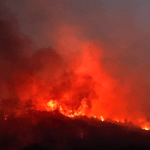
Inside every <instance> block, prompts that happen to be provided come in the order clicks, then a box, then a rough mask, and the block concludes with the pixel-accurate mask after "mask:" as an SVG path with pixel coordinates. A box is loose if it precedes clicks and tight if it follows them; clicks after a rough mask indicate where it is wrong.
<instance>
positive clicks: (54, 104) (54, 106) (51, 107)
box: [47, 100, 58, 111]
mask: <svg viewBox="0 0 150 150" xmlns="http://www.w3.org/2000/svg"><path fill="white" fill-rule="evenodd" d="M57 105H58V103H57V101H54V100H51V101H49V102H48V103H47V106H48V109H49V110H51V111H54V110H56V109H57Z"/></svg>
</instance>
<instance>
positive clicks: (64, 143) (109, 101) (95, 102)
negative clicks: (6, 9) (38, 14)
mask: <svg viewBox="0 0 150 150" xmlns="http://www.w3.org/2000/svg"><path fill="white" fill-rule="evenodd" d="M0 14H1V16H0V148H1V149H4V150H5V149H6V150H7V149H8V150H11V149H12V150H19V149H24V150H28V149H37V150H38V149H57V150H61V149H66V150H67V149H68V150H75V149H94V150H95V149H133V148H136V149H138V148H139V149H146V148H147V149H148V148H149V147H150V144H149V140H150V131H149V130H150V122H149V119H150V118H149V115H148V114H147V113H146V111H143V109H144V108H146V110H147V111H148V110H149V109H148V108H147V107H145V106H147V105H146V103H144V100H143V95H144V94H145V95H148V94H147V93H148V92H149V85H147V82H146V80H145V78H144V77H143V76H142V75H143V70H142V71H141V72H142V73H141V72H140V71H138V70H134V69H135V68H136V67H135V68H134V69H133V70H132V68H130V72H132V73H133V74H134V75H133V74H132V75H130V73H127V76H125V75H126V74H125V73H126V72H128V68H127V67H126V66H125V70H123V69H124V68H123V67H122V66H121V67H120V65H121V62H122V60H121V59H122V57H121V58H120V57H119V58H118V56H114V55H113V56H112V57H111V58H110V55H111V54H112V53H111V52H108V51H107V53H108V54H107V56H106V52H105V51H106V49H110V51H113V50H114V49H115V48H117V47H113V48H112V47H111V45H109V44H108V43H105V42H102V41H100V40H97V39H94V38H93V39H87V38H83V37H82V36H81V37H80V34H81V33H84V31H83V30H84V27H82V26H78V25H76V26H75V25H70V24H67V23H66V24H63V25H62V26H61V27H59V26H57V29H55V30H54V31H53V34H52V38H53V39H54V40H55V41H56V45H57V46H56V47H57V48H55V49H54V48H52V47H48V48H37V46H36V44H35V43H34V41H33V40H31V39H30V38H29V37H28V36H25V35H24V34H23V33H21V32H20V31H19V25H18V22H17V21H16V20H14V19H13V17H12V18H11V17H9V16H5V17H3V15H4V14H2V13H1V12H0ZM4 18H5V19H4ZM79 31H80V34H79ZM119 50H120V49H119ZM119 50H118V51H119ZM122 53H123V54H124V51H122ZM123 54H119V52H117V54H116V55H119V56H121V55H123ZM137 57H138V56H137ZM141 69H142V67H141Z"/></svg>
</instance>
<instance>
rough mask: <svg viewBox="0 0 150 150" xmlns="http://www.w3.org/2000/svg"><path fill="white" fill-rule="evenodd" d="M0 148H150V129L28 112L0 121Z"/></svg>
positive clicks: (10, 149) (107, 149) (90, 149)
mask: <svg viewBox="0 0 150 150" xmlns="http://www.w3.org/2000/svg"><path fill="white" fill-rule="evenodd" d="M0 149H2V150H83V149H88V150H97V149H99V150H126V149H128V150H130V149H132V150H133V149H136V150H138V149H141V150H146V149H147V150H149V149H150V131H144V130H142V129H140V128H138V127H134V126H133V125H132V123H126V124H122V125H121V124H115V123H113V122H111V123H110V122H108V121H104V122H101V121H99V120H97V119H94V118H92V119H89V118H87V117H82V118H81V117H80V118H76V119H71V118H67V117H65V116H63V115H61V114H59V113H58V112H55V113H49V112H38V111H36V112H30V113H28V114H26V115H24V116H23V117H20V118H15V117H14V116H13V115H12V116H9V117H8V118H3V117H2V119H1V120H0Z"/></svg>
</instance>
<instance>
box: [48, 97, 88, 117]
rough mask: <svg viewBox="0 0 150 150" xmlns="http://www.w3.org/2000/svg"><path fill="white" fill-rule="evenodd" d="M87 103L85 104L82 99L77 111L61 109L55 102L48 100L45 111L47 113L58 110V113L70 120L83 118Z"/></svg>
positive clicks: (84, 100)
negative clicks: (78, 117)
mask: <svg viewBox="0 0 150 150" xmlns="http://www.w3.org/2000/svg"><path fill="white" fill-rule="evenodd" d="M87 107H88V106H87V103H86V99H85V98H84V99H82V101H81V105H80V107H79V108H78V109H77V110H72V109H69V108H63V107H62V106H61V105H60V104H59V103H58V102H57V101H56V100H50V101H49V102H48V103H47V110H48V111H54V110H56V109H57V110H59V112H60V113H61V114H63V115H65V116H68V117H70V118H73V117H75V116H84V115H85V111H86V108H87Z"/></svg>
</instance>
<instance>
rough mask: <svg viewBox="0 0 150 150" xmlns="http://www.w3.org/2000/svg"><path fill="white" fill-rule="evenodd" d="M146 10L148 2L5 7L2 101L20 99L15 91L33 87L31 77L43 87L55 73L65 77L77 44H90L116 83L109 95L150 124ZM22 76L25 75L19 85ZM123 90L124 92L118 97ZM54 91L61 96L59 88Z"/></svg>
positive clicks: (35, 0) (0, 44) (0, 50)
mask: <svg viewBox="0 0 150 150" xmlns="http://www.w3.org/2000/svg"><path fill="white" fill-rule="evenodd" d="M149 5H150V2H149V1H146V0H143V1H140V0H133V1H129V0H113V1H112V0H105V1H104V0H99V1H98V0H91V1H90V0H82V1H80V0H76V1H71V0H66V1H62V0H55V1H52V0H50V1H49V0H43V1H41V0H32V1H30V0H22V1H19V0H13V1H11V0H7V1H5V3H4V2H3V3H2V5H1V12H0V13H1V19H0V28H1V30H0V38H1V41H0V58H1V66H0V72H1V74H0V82H1V86H0V89H1V92H0V94H1V95H0V98H1V100H3V99H12V98H16V97H17V98H18V97H20V95H18V92H16V91H18V88H19V89H20V87H21V84H23V85H24V84H25V87H26V88H27V87H28V86H30V83H28V82H30V81H32V82H34V83H35V80H36V79H35V78H41V77H42V78H44V81H45V82H46V81H47V79H50V77H52V76H53V74H55V72H56V73H57V72H63V71H62V70H63V68H66V66H68V62H70V61H72V60H73V59H74V57H75V58H76V56H78V55H80V53H81V52H80V51H81V46H80V45H82V44H81V43H82V42H83V43H86V42H87V41H88V42H93V43H94V45H96V47H98V48H99V53H102V54H99V55H102V56H101V57H100V60H98V62H99V63H101V65H102V67H103V68H104V69H105V71H106V72H107V73H108V74H109V75H110V77H111V78H112V79H113V80H116V81H117V82H118V84H119V86H116V87H115V86H114V87H113V90H112V91H113V93H114V94H115V95H117V96H118V95H119V96H118V97H119V98H120V97H123V99H124V100H125V101H127V102H128V103H129V104H130V105H132V106H131V107H130V108H129V112H130V111H131V112H133V111H134V109H136V108H134V105H136V103H138V104H140V106H138V109H140V110H141V111H142V112H143V113H144V114H146V117H147V119H148V120H149V119H150V118H149V111H150V108H149V106H150V100H149V97H150V85H149V84H150V79H149V76H150V70H149V66H150V59H149V57H150V42H149V40H150V29H149V23H150V22H149V19H148V18H149V15H148V14H149V9H148V8H149V7H148V6H149ZM51 47H52V48H53V50H52V48H51ZM54 49H55V50H54ZM58 68H61V71H60V69H58ZM73 68H74V67H73ZM58 70H59V71H58ZM23 73H25V74H27V75H25V77H22V76H21V78H20V80H19V78H18V77H20V74H21V75H22V74H23ZM37 75H38V77H37ZM23 76H24V75H23ZM14 78H15V79H14ZM16 78H17V79H16ZM70 78H71V77H70V76H69V79H70ZM69 81H70V80H69ZM69 81H68V82H69ZM49 82H51V84H54V83H53V81H49ZM48 84H50V83H47V86H48ZM65 85H66V84H65ZM47 86H44V87H43V86H42V85H41V84H39V87H38V88H39V89H42V90H43V92H44V93H46V92H45V91H48V88H47ZM68 87H69V86H68ZM120 87H121V88H120ZM124 88H126V89H128V90H127V91H126V92H122V91H123V89H124ZM54 89H55V88H54ZM54 89H53V90H54ZM22 90H23V88H22ZM44 90H45V91H44ZM53 90H52V91H53ZM92 90H93V89H92ZM25 91H26V92H25V93H26V94H27V93H29V92H28V91H27V90H26V89H25ZM54 91H55V93H56V95H57V94H58V93H59V94H60V95H61V92H60V91H59V90H58V89H57V87H56V90H54ZM87 91H88V90H87ZM21 93H22V92H21ZM121 93H122V94H121ZM27 95H28V94H27ZM43 95H44V94H43ZM54 95H55V94H54ZM37 96H38V95H37ZM29 97H32V96H29ZM115 102H116V101H115ZM89 105H90V104H89Z"/></svg>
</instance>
